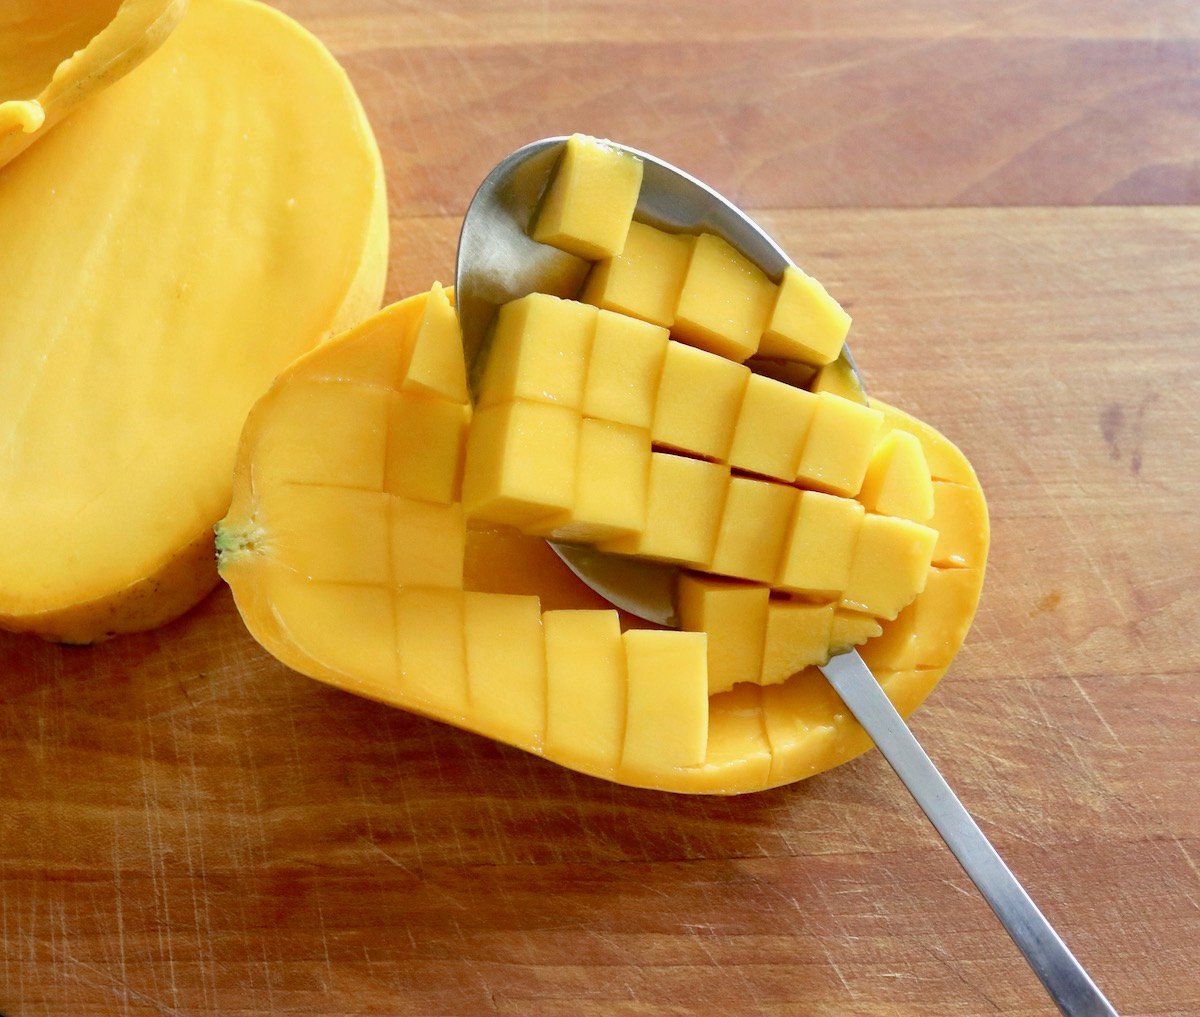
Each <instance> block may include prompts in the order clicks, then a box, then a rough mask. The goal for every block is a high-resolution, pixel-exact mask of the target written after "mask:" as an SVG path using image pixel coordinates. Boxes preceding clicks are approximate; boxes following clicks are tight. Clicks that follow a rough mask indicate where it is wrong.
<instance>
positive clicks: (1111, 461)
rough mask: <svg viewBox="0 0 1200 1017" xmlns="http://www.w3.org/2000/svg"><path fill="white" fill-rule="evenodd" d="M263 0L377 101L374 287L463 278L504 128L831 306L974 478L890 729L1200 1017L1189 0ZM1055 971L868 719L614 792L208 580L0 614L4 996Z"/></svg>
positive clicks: (844, 984) (160, 1005) (1125, 958)
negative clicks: (61, 637) (947, 643)
mask: <svg viewBox="0 0 1200 1017" xmlns="http://www.w3.org/2000/svg"><path fill="white" fill-rule="evenodd" d="M280 6H282V7H284V8H285V9H286V10H288V11H289V12H290V13H292V14H294V15H295V16H296V17H298V18H300V19H301V20H302V21H303V22H304V23H305V24H307V25H308V26H309V27H310V28H312V29H313V30H315V31H316V32H318V33H319V34H320V35H321V36H322V37H323V38H324V39H325V41H326V42H327V43H328V44H329V45H330V47H331V48H332V49H333V51H334V52H335V53H336V54H337V55H338V56H339V57H340V58H341V59H342V60H343V61H344V63H345V65H346V67H347V69H348V71H349V73H350V75H351V77H352V78H353V80H354V82H355V84H356V85H357V87H358V88H359V90H360V92H361V94H362V96H363V100H364V103H365V105H366V107H367V109H368V112H369V115H370V117H371V119H372V122H373V123H374V125H375V127H376V130H377V132H378V134H379V138H380V143H381V148H382V150H383V154H384V159H385V163H386V166H387V170H388V173H389V182H390V183H389V186H390V201H391V213H392V242H393V260H392V267H391V273H390V277H389V297H393V298H394V297H398V296H401V295H403V294H405V293H407V292H409V291H411V290H414V289H417V288H422V287H425V286H426V285H428V283H429V282H430V280H431V279H433V278H440V279H442V280H444V281H445V280H449V279H450V278H451V275H452V268H453V257H454V243H455V238H456V233H457V228H458V222H459V219H460V217H461V215H462V212H463V210H464V208H465V206H466V203H467V201H468V200H469V198H470V195H471V192H472V190H473V188H474V186H475V185H476V184H477V182H478V181H479V180H480V179H481V177H482V176H483V174H484V173H485V172H486V170H487V169H488V168H489V167H490V166H491V165H492V164H493V163H494V162H495V161H496V160H497V159H499V158H500V157H501V156H502V155H503V154H505V153H506V152H507V151H509V150H510V149H512V148H513V147H515V146H516V145H518V144H520V143H522V142H525V141H528V140H532V139H533V138H536V137H539V136H544V135H548V134H555V133H565V132H570V131H573V130H580V131H585V132H589V133H593V134H600V135H609V136H611V137H614V138H617V139H619V140H622V141H624V142H627V143H629V144H633V145H635V146H639V147H644V148H648V149H651V150H653V151H655V152H656V153H659V154H661V155H662V156H664V157H666V158H668V159H671V160H673V161H675V162H677V163H679V164H680V165H682V166H684V167H685V168H687V169H689V170H691V171H692V172H694V173H696V174H697V175H699V176H700V177H702V178H704V179H706V180H708V181H710V182H711V183H712V184H714V185H715V186H717V187H718V188H719V189H722V190H724V191H725V192H726V193H728V194H729V195H730V196H731V197H733V198H734V199H735V200H737V201H739V202H741V203H742V204H743V205H744V206H746V207H747V208H749V209H751V210H753V211H755V212H757V213H759V214H760V217H761V219H762V220H763V222H764V223H765V224H766V225H767V226H768V227H770V228H771V229H772V230H773V231H774V232H775V235H776V236H777V237H778V239H779V240H780V241H781V242H782V243H783V245H784V246H785V247H786V248H787V249H788V250H789V251H790V252H791V253H792V254H793V255H794V256H795V257H796V258H797V260H798V261H800V263H801V264H802V265H804V266H806V267H807V268H808V269H809V270H810V271H812V272H814V273H815V274H816V275H818V276H819V277H820V278H822V279H823V280H824V281H825V282H826V283H827V285H828V286H829V288H830V289H831V291H832V292H833V293H834V294H835V295H837V296H838V297H840V298H841V299H842V300H843V302H844V303H845V304H846V306H847V307H848V308H849V309H850V311H851V313H852V314H853V315H854V318H855V324H854V329H853V332H852V340H853V348H854V351H855V354H856V355H857V356H858V358H859V359H860V362H861V363H862V366H863V368H864V371H865V375H866V378H867V381H868V384H869V386H870V388H871V390H872V391H873V392H875V393H876V394H878V395H880V396H881V397H883V398H885V399H888V400H890V401H893V402H895V403H897V404H898V405H900V406H902V407H904V408H906V409H909V410H911V411H913V412H915V413H917V414H919V415H920V416H922V417H924V418H925V419H927V420H929V421H931V422H932V423H934V424H935V425H937V426H938V427H940V428H941V429H942V430H943V431H944V432H945V433H946V434H947V435H948V436H950V437H951V438H952V439H954V440H955V441H957V442H958V443H959V444H960V445H961V446H962V447H963V448H964V449H965V450H966V451H967V453H968V454H969V455H970V456H971V458H972V460H973V461H974V464H975V466H976V468H977V470H978V472H979V474H980V476H981V478H982V481H983V485H984V488H985V490H986V492H987V494H988V497H989V499H990V506H991V513H992V521H993V527H994V542H993V548H992V554H991V561H990V567H989V576H988V582H987V585H986V588H985V591H984V597H983V602H982V606H981V609H980V612H979V616H978V619H977V622H976V625H975V627H974V629H973V631H972V634H971V636H970V637H969V640H968V644H967V646H966V647H965V649H964V650H963V652H962V653H961V655H960V656H959V658H958V660H957V662H956V663H955V665H954V667H953V668H952V670H951V673H950V675H949V677H948V678H947V679H946V681H945V682H944V683H943V684H942V685H941V686H940V687H939V689H938V690H937V692H936V693H935V695H934V696H933V698H932V699H931V701H930V702H929V704H928V705H927V706H926V707H924V708H923V709H922V710H921V711H920V712H919V713H918V714H917V715H916V716H915V718H914V721H913V726H914V728H915V730H916V733H917V735H918V737H920V738H921V739H922V740H923V742H924V743H925V745H926V746H927V747H928V749H929V750H930V752H931V754H932V755H933V757H934V758H935V760H936V761H937V762H939V764H940V765H941V766H942V767H943V769H944V771H945V772H946V773H947V775H948V777H949V779H950V781H951V783H952V784H953V785H954V786H955V787H956V788H957V789H958V791H959V792H960V793H961V795H962V797H963V799H964V801H965V803H966V804H967V806H968V807H969V808H970V809H971V810H972V811H973V812H974V814H975V815H976V816H977V817H978V819H979V821H980V824H981V825H982V827H983V828H984V830H985V831H986V833H987V834H988V835H989V836H990V837H991V838H992V839H993V841H994V843H995V844H996V846H997V848H998V849H999V850H1000V852H1001V853H1002V854H1003V855H1004V857H1005V858H1006V859H1007V860H1008V862H1009V863H1010V864H1011V866H1012V867H1013V869H1014V870H1015V871H1016V872H1017V874H1018V875H1019V877H1020V878H1021V879H1022V880H1023V881H1024V882H1025V885H1026V886H1027V887H1028V889H1029V891H1030V893H1031V894H1032V896H1033V897H1034V898H1035V900H1037V901H1038V902H1039V903H1040V904H1041V905H1042V907H1043V909H1044V911H1045V912H1046V913H1047V915H1048V916H1049V917H1050V919H1051V920H1052V921H1053V922H1054V923H1055V924H1056V925H1057V927H1058V929H1059V930H1060V932H1061V933H1062V934H1063V936H1064V938H1065V939H1066V940H1067V941H1068V943H1069V944H1070V945H1071V946H1072V947H1073V949H1074V950H1075V951H1076V953H1077V954H1078V956H1079V957H1080V959H1081V960H1082V961H1083V962H1084V963H1085V964H1086V965H1087V966H1088V968H1089V969H1090V971H1091V973H1092V974H1093V975H1094V977H1095V978H1096V980H1097V981H1098V982H1099V983H1100V984H1101V985H1102V986H1103V987H1104V988H1105V989H1106V991H1107V992H1108V994H1109V995H1110V997H1111V999H1112V1000H1113V1002H1114V1003H1115V1004H1116V1006H1117V1007H1118V1009H1119V1010H1120V1011H1121V1012H1122V1013H1123V1014H1144V1015H1151V1014H1153V1015H1185V1014H1186V1015H1194V1014H1197V1013H1200V962H1198V961H1197V956H1198V954H1200V792H1198V790H1197V788H1198V785H1200V691H1198V690H1200V686H1198V684H1197V680H1198V669H1200V665H1198V664H1197V658H1198V656H1200V654H1198V650H1200V639H1198V638H1197V630H1198V629H1200V583H1198V579H1200V540H1198V539H1197V534H1198V530H1200V313H1198V304H1200V300H1198V284H1200V209H1198V208H1196V207H1194V206H1195V205H1196V204H1197V202H1198V199H1200V7H1197V5H1195V4H1191V3H1182V2H1178V3H1176V2H1168V0H1151V2H1137V0H1110V2H1108V3H1105V4H1080V3H1075V2H1068V0H1042V2H1032V3H1005V2H1000V3H993V2H985V0H959V2H953V0H924V2H908V3H903V4H891V3H883V2H880V0H849V2H845V3H829V4H816V3H808V2H791V0H769V2H768V0H759V2H756V3H754V4H734V3H729V4H718V3H707V2H701V0H691V2H688V3H656V2H654V0H620V2H618V0H610V2H606V3H603V4H602V3H598V2H597V3H583V2H574V0H562V2H560V3H557V4H546V3H532V2H518V0H504V2H497V3H492V4H486V5H485V4H478V3H474V2H467V0H458V2H443V3H441V4H439V5H437V6H436V7H434V6H428V7H427V6H424V5H419V4H404V3H401V2H399V0H394V2H388V0H288V2H286V3H281V4H280ZM0 242H3V241H2V238H0ZM6 539H8V540H14V539H20V538H19V534H8V535H6ZM114 539H120V535H119V534H114ZM0 553H2V552H0ZM1052 1010H1053V1008H1052V1007H1051V1005H1050V1004H1049V1002H1048V1000H1047V999H1046V997H1045V996H1044V995H1043V993H1042V991H1041V989H1040V987H1039V985H1038V983H1037V982H1036V980H1035V978H1034V977H1033V975H1032V974H1031V973H1030V972H1029V971H1028V969H1027V968H1026V967H1025V965H1024V962H1023V961H1022V960H1021V958H1020V956H1019V955H1018V954H1017V952H1016V950H1015V949H1014V948H1013V947H1012V945H1011V944H1010V943H1009V942H1008V941H1007V939H1006V938H1005V936H1004V934H1003V932H1002V930H1001V929H1000V927H999V925H998V924H997V923H996V921H995V920H994V919H993V918H992V916H991V914H990V912H989V911H988V910H987V908H986V906H985V905H984V904H983V903H982V902H981V900H980V899H979V897H978V896H977V895H976V893H975V892H974V890H973V888H972V887H971V885H970V883H969V882H968V880H967V879H966V877H965V876H964V875H963V873H962V872H961V871H960V870H959V869H958V868H957V866H956V864H955V862H954V861H953V859H952V858H951V857H950V855H949V854H948V852H947V851H946V850H945V849H944V848H943V847H942V846H941V844H940V842H938V841H937V839H936V837H935V835H934V834H933V833H932V832H931V829H930V828H929V827H928V825H927V824H926V823H925V821H924V820H923V819H922V818H921V816H920V815H919V813H918V812H917V810H916V808H915V807H914V805H913V804H912V802H911V801H910V800H909V799H908V798H907V797H906V794H905V793H904V791H903V790H902V789H901V788H900V786H899V785H898V782H897V781H896V780H895V778H894V777H893V776H892V774H891V773H890V771H889V770H888V768H887V766H886V764H885V763H884V762H883V760H882V759H881V758H880V757H879V755H878V754H877V753H871V754H868V755H867V756H864V757H862V758H860V759H859V760H857V761H856V762H854V763H852V764H850V765H848V766H845V767H842V768H841V769H838V770H835V771H833V772H832V773H829V774H825V775H823V776H820V777H817V778H815V779H812V780H810V781H807V782H805V783H803V784H799V785H796V786H793V787H788V788H783V789H780V790H777V791H771V792H766V793H762V794H758V795H751V796H746V797H741V798H734V799H703V798H684V797H674V796H670V795H666V794H656V793H648V792H642V791H633V790H629V789H625V788H620V787H616V786H612V785H609V784H606V783H602V782H600V781H596V780H592V779H588V778H584V777H581V776H578V775H575V774H573V773H570V772H568V771H566V770H563V769H560V768H558V767H555V766H553V765H551V764H548V763H544V762H542V761H540V760H537V759H534V758H532V757H530V756H527V755H525V754H523V753H520V752H517V751H515V750H511V749H507V748H504V747H501V746H498V745H495V744H493V743H491V742H488V741H486V740H484V739H481V738H477V737H474V736H471V735H468V734H465V733H463V732H461V731H458V730H455V729H453V728H450V727H446V726H444V725H441V724H437V723H433V722H429V721H425V720H423V719H420V718H417V717H414V716H411V715H409V714H405V713H402V712H399V711H395V710H389V709H387V708H384V707H381V706H378V705H375V704H372V703H369V702H365V701H361V700H357V699H354V698H352V697H351V696H349V695H345V694H342V693H338V692H335V691H333V690H330V689H327V688H325V687H322V686H320V685H318V684H316V683H315V682H311V681H309V680H307V679H304V678H302V677H300V676H298V675H295V674H293V673H290V672H289V671H287V670H286V669H285V668H284V667H282V666H281V665H279V664H277V663H275V662H274V661H273V660H272V659H271V658H269V657H268V656H267V655H266V654H265V653H264V652H263V651H262V650H261V649H259V648H258V646H257V645H256V644H255V643H254V642H253V641H252V640H251V639H250V638H249V637H248V636H247V635H246V633H245V631H244V630H243V628H242V626H241V624H240V621H239V619H238V616H237V613H236V611H235V610H234V608H233V606H232V603H231V601H230V598H229V596H228V594H227V593H226V592H224V591H223V590H221V591H218V592H217V593H216V594H214V595H213V596H212V597H210V598H209V599H208V600H207V601H205V602H204V603H203V604H202V605H201V606H200V607H199V608H197V609H196V610H195V611H193V612H192V613H190V614H189V615H187V616H186V617H184V618H183V619H181V620H179V621H178V622H176V623H174V624H172V625H170V626H168V627H166V628H164V629H162V630H160V631H157V632H152V633H148V634H145V635H139V636H133V637H127V638H123V639H120V640H118V641H115V642H113V643H111V644H108V645H105V646H102V647H98V648H94V649H67V648H61V647H56V646H51V645H48V644H44V643H41V642H39V641H37V640H34V639H30V638H21V637H15V636H0V1011H3V1013H4V1014H6V1015H8V1017H34V1015H63V1017H84V1015H91V1014H97V1015H99V1014H136V1015H142V1014H180V1015H184V1014H186V1015H193V1014H194V1015H218V1014H220V1015H247V1017H249V1015H255V1017H257V1015H267V1014H296V1013H306V1014H308V1013H312V1014H331V1015H332V1014H347V1015H348V1014H389V1015H401V1014H412V1015H436V1014H446V1015H468V1014H489V1013H504V1014H530V1015H533V1014H547V1015H553V1014H561V1015H564V1017H566V1015H577V1017H586V1015H591V1014H617V1015H642V1014H721V1015H729V1014H803V1015H889V1017H891V1015H910V1014H911V1015H921V1017H968V1015H983V1014H992V1013H1004V1014H1014V1015H1033V1014H1049V1013H1051V1012H1052Z"/></svg>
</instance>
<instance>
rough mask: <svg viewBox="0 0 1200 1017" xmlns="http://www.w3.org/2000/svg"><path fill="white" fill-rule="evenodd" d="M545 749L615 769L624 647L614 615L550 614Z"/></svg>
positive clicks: (620, 734) (622, 705)
mask: <svg viewBox="0 0 1200 1017" xmlns="http://www.w3.org/2000/svg"><path fill="white" fill-rule="evenodd" d="M542 624H543V626H544V630H545V635H546V751H547V752H548V753H561V754H562V755H565V756H567V757H569V758H575V759H583V760H586V761H587V762H588V763H591V764H593V765H596V766H602V767H616V766H617V764H618V763H619V762H620V759H621V749H622V742H623V740H624V734H625V708H626V707H625V704H626V684H627V683H626V676H625V646H624V643H623V642H622V640H621V626H620V623H619V621H618V619H617V612H616V611H596V610H591V611H588V610H581V611H546V612H545V613H544V614H543V615H542Z"/></svg>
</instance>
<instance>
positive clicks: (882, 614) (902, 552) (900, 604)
mask: <svg viewBox="0 0 1200 1017" xmlns="http://www.w3.org/2000/svg"><path fill="white" fill-rule="evenodd" d="M936 543H937V531H936V530H931V529H930V528H929V527H928V526H922V525H921V524H920V523H914V522H911V521H910V520H908V519H895V518H893V517H891V516H876V515H868V516H866V518H864V519H863V521H862V527H861V528H860V530H859V534H858V544H857V546H856V547H855V549H854V561H853V563H852V564H851V566H850V581H849V582H848V583H847V584H846V588H845V590H844V592H843V593H842V604H843V606H845V607H848V608H850V609H851V610H852V611H865V612H866V613H867V614H873V615H875V616H876V617H878V618H889V619H890V618H895V617H896V615H898V614H899V613H900V611H901V610H902V609H903V608H904V607H905V606H906V605H907V604H908V603H909V602H910V601H911V600H912V599H913V598H914V597H915V596H916V595H917V594H918V593H920V592H921V591H922V590H923V589H924V588H925V581H926V579H927V577H928V574H929V563H930V561H932V559H933V548H934V545H935V544H936Z"/></svg>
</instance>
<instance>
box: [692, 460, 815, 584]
mask: <svg viewBox="0 0 1200 1017" xmlns="http://www.w3.org/2000/svg"><path fill="white" fill-rule="evenodd" d="M799 493H800V492H798V491H797V490H796V489H795V488H794V487H787V486H785V485H783V484H771V483H768V482H766V481H763V480H753V479H751V478H749V477H731V478H730V480H729V493H728V494H727V495H726V497H725V510H724V512H723V513H722V514H721V528H720V530H719V531H718V533H717V547H716V550H715V551H714V552H713V559H712V564H711V565H710V566H709V567H708V571H709V572H715V573H717V574H718V575H723V576H734V577H736V578H738V579H751V580H754V581H755V582H759V583H768V584H769V583H772V582H774V581H775V576H776V574H777V573H778V571H779V562H780V560H781V559H782V557H783V550H784V546H785V543H786V541H787V539H788V537H789V535H790V534H791V528H792V516H793V514H794V513H795V509H796V498H797V495H798V494H799Z"/></svg>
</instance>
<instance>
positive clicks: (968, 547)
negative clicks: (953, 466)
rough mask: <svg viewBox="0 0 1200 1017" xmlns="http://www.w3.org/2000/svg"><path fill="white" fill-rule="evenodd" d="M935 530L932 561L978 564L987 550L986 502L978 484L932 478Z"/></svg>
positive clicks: (963, 565)
mask: <svg viewBox="0 0 1200 1017" xmlns="http://www.w3.org/2000/svg"><path fill="white" fill-rule="evenodd" d="M929 525H930V526H932V527H933V528H934V529H935V530H937V533H938V539H937V546H936V547H935V548H934V550H933V563H934V564H935V565H940V566H945V567H953V568H978V567H979V566H981V565H982V564H983V558H984V556H985V555H986V553H987V532H988V520H987V504H986V503H985V502H984V500H983V494H982V492H981V491H980V490H979V489H978V487H967V486H965V485H963V484H951V483H949V482H947V481H941V480H939V481H935V482H934V484H933V518H932V519H931V520H930V521H929Z"/></svg>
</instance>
